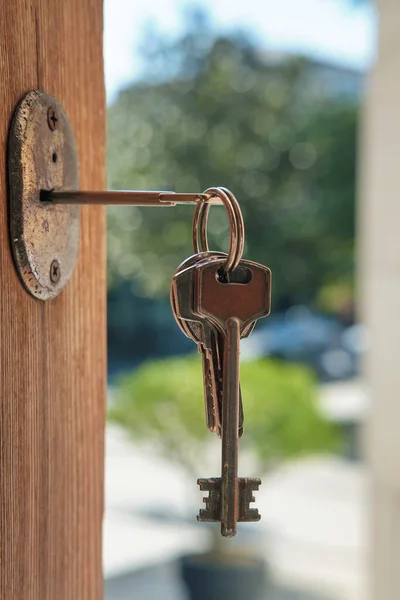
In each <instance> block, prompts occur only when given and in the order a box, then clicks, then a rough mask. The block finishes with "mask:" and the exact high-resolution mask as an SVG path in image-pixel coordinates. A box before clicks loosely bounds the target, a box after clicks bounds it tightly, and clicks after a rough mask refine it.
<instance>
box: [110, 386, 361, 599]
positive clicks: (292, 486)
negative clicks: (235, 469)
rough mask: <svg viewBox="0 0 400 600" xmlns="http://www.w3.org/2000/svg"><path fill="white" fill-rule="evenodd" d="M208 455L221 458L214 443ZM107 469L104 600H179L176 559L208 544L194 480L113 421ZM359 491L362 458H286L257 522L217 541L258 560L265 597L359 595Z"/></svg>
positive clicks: (264, 495) (265, 491)
mask: <svg viewBox="0 0 400 600" xmlns="http://www.w3.org/2000/svg"><path fill="white" fill-rule="evenodd" d="M357 389H358V388H357ZM338 390H339V391H340V396H341V394H342V393H344V392H343V389H341V388H338ZM325 392H326V393H328V392H327V390H324V394H325ZM330 393H331V392H329V393H328V398H329V401H327V405H328V406H330V410H332V397H331V396H329V394H330ZM332 393H333V392H332ZM324 397H325V398H326V394H325V396H324ZM356 404H357V403H356V402H354V406H355V405H356ZM359 404H360V403H359ZM353 416H354V414H353ZM216 442H217V440H216ZM210 454H211V455H214V454H215V456H216V457H219V449H218V443H216V445H215V446H212V447H211V449H210ZM246 461H247V462H248V463H249V464H251V457H247V458H246V457H244V462H246ZM216 465H218V458H217V462H216ZM241 470H243V472H244V470H246V474H247V473H248V474H249V475H250V476H253V475H256V474H254V473H252V472H251V471H248V469H247V468H246V469H241ZM210 472H211V471H210ZM212 472H214V471H212ZM105 475H106V512H105V520H104V558H103V563H104V576H105V600H136V599H139V598H140V600H153V599H154V600H156V599H157V600H160V599H162V600H186V595H185V594H186V592H185V590H184V588H183V586H182V583H181V581H180V578H179V573H178V570H177V563H176V561H177V559H178V558H179V557H180V556H182V555H183V554H188V553H197V552H202V551H204V550H206V549H207V548H208V547H209V545H210V540H211V537H210V527H213V526H214V524H211V525H210V526H208V525H205V524H199V523H197V521H196V519H195V515H196V514H197V512H198V508H199V507H200V506H201V493H200V492H199V491H197V486H196V484H195V482H194V481H192V480H191V479H189V478H188V477H187V476H186V474H185V472H184V471H183V470H182V469H181V468H179V467H178V466H177V465H174V464H171V463H169V462H168V461H166V460H164V459H163V458H161V457H160V456H159V455H157V453H156V452H155V450H154V448H152V447H149V446H143V445H138V444H134V443H132V441H130V440H129V439H128V438H127V437H126V435H125V434H124V432H122V431H121V430H119V429H117V428H115V427H111V426H109V427H108V428H107V433H106V471H105ZM199 475H204V473H203V472H201V473H200V474H199ZM367 487H368V473H367V472H366V469H365V468H364V467H363V465H361V464H360V463H354V462H349V461H346V460H344V459H341V458H338V457H332V456H315V457H310V458H307V459H303V460H298V461H294V462H291V463H288V464H285V465H283V466H281V467H280V468H279V469H278V470H276V471H274V472H273V473H270V474H269V475H268V476H267V477H265V476H264V478H263V485H262V486H261V488H260V491H259V492H257V493H256V506H257V508H258V509H259V511H260V513H261V514H262V520H261V521H260V523H256V524H246V525H244V524H240V525H239V531H238V535H237V538H235V539H234V540H224V543H227V544H230V545H231V547H233V548H234V547H235V545H238V546H240V547H241V548H242V549H243V547H244V548H247V549H249V550H251V551H254V552H257V554H258V555H260V556H263V557H264V558H265V560H266V562H267V563H268V566H269V569H270V572H271V577H272V581H273V591H272V592H271V593H269V594H268V600H365V599H366V568H365V562H366V527H367V508H368V507H367Z"/></svg>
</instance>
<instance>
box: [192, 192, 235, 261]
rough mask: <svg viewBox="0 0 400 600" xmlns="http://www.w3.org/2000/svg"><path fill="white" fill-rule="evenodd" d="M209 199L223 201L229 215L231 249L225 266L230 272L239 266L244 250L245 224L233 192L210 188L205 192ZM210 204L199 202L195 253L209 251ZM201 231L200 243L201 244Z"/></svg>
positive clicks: (193, 229) (196, 216) (195, 228)
mask: <svg viewBox="0 0 400 600" xmlns="http://www.w3.org/2000/svg"><path fill="white" fill-rule="evenodd" d="M204 193H205V194H207V195H208V196H209V197H210V196H211V197H212V196H214V197H215V196H217V197H218V198H220V199H221V200H222V202H223V203H224V205H225V208H226V210H227V213H228V218H229V225H230V234H231V236H230V247H229V253H228V257H227V259H226V263H225V266H224V270H225V272H230V271H233V270H234V269H236V267H237V266H238V264H239V262H240V260H241V258H242V255H243V249H244V222H243V216H242V211H241V210H240V206H239V203H238V201H237V200H236V198H235V196H234V195H233V193H232V192H230V191H229V190H227V189H226V188H208V189H207V190H206V191H205V192H204ZM209 211H210V204H209V203H208V202H207V201H203V202H199V203H198V205H197V206H196V210H195V213H194V216H193V227H192V234H193V250H194V252H195V253H198V252H200V250H201V251H203V252H207V251H208V250H209V247H208V240H207V220H208V213H209ZM199 229H200V243H199Z"/></svg>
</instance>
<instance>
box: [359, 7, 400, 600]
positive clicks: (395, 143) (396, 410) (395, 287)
mask: <svg viewBox="0 0 400 600" xmlns="http://www.w3.org/2000/svg"><path fill="white" fill-rule="evenodd" d="M378 9H379V46H378V59H377V63H376V65H375V66H374V68H373V70H372V73H371V76H370V80H369V86H368V94H367V101H366V109H365V113H364V118H363V131H362V135H361V155H362V160H361V164H360V166H361V170H360V173H361V186H360V193H359V206H358V209H359V234H360V243H359V267H360V283H361V294H360V301H361V307H362V314H361V317H362V319H363V321H364V322H365V323H366V325H367V326H368V329H369V332H370V334H371V349H370V352H369V353H368V357H367V361H366V373H367V378H368V382H369V384H370V389H371V401H372V405H371V415H370V419H369V424H368V428H367V432H366V445H367V454H368V459H369V464H370V467H371V470H372V486H371V491H372V495H371V502H370V509H371V512H370V516H371V520H370V524H371V528H370V536H369V541H370V552H369V561H368V568H367V573H368V576H369V578H370V594H369V598H371V600H397V598H399V595H400V467H399V464H400V431H399V429H400V366H399V347H400V236H399V231H400V228H399V224H400V177H399V174H400V152H399V148H400V80H399V76H398V74H399V71H400V38H399V31H400V5H399V3H398V2H393V1H392V0H379V2H378Z"/></svg>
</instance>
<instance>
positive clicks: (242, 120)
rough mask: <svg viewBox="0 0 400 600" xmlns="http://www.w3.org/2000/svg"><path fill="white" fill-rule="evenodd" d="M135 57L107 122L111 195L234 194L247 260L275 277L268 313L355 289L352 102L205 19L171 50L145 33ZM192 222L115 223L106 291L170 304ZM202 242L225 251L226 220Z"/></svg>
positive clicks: (121, 216)
mask: <svg viewBox="0 0 400 600" xmlns="http://www.w3.org/2000/svg"><path fill="white" fill-rule="evenodd" d="M199 32H200V33H199ZM143 56H144V61H145V66H146V68H145V79H144V80H143V81H142V82H140V83H134V84H132V86H131V87H130V88H129V89H126V90H125V91H123V92H121V93H120V95H119V96H118V98H117V100H116V101H115V102H114V103H113V104H112V105H111V106H110V108H109V112H108V184H109V187H110V188H113V189H172V190H176V191H202V190H204V189H205V188H207V187H209V186H211V185H223V186H226V187H228V188H230V189H231V190H232V191H233V192H234V193H235V194H236V196H237V197H238V199H239V201H240V203H241V207H242V210H243V214H244V219H245V224H246V256H248V257H249V258H251V259H253V260H258V261H260V262H262V263H264V264H267V265H268V266H269V267H271V269H272V271H273V276H274V302H275V308H283V307H285V306H287V305H291V304H295V303H300V302H313V301H314V300H315V298H316V297H317V294H318V293H319V291H320V289H321V288H323V287H326V288H327V289H328V290H329V289H330V288H331V286H332V285H336V284H338V285H343V284H345V285H349V286H351V283H352V277H353V242H354V181H355V162H356V157H355V150H356V147H355V144H356V117H357V107H356V106H355V102H354V103H352V102H351V101H349V100H340V99H338V98H332V97H329V96H327V95H326V94H322V95H321V94H320V93H319V91H318V86H317V85H316V86H313V85H310V77H309V72H308V63H307V61H306V60H304V59H290V60H289V59H287V58H286V59H282V58H280V59H275V60H271V59H268V57H266V56H265V55H263V54H262V53H261V51H260V49H259V48H258V47H257V46H256V45H254V44H253V42H252V41H251V39H250V38H249V36H246V35H244V34H235V35H231V36H215V35H214V33H213V31H212V27H211V25H210V23H208V22H207V20H206V18H205V17H204V15H202V14H201V13H194V14H192V15H191V17H190V18H189V19H188V24H187V29H186V32H185V33H184V35H182V37H180V38H179V39H177V40H173V41H171V40H168V39H167V40H166V38H165V36H163V35H161V34H158V33H157V32H156V33H154V32H151V31H150V30H149V32H148V33H147V34H146V44H145V46H144V48H143ZM191 217H192V211H191V209H190V208H188V207H177V208H174V209H171V210H167V209H162V210H157V209H156V208H121V207H118V208H115V209H110V211H109V237H108V250H109V282H110V285H111V286H113V285H115V284H116V283H117V282H119V281H120V280H121V278H122V279H133V278H135V279H136V281H137V283H138V289H139V290H140V293H141V294H142V295H144V296H147V297H156V296H166V295H167V291H168V286H169V283H170V280H171V277H172V274H173V272H174V270H175V269H176V267H177V266H178V264H179V263H180V262H181V261H182V260H183V259H184V258H185V257H186V256H188V255H189V253H190V252H191ZM209 233H210V235H209V237H210V247H211V248H212V249H215V250H219V249H221V248H222V249H226V248H227V246H228V235H229V231H228V220H227V217H226V215H225V214H224V209H223V208H219V207H215V208H213V209H212V211H211V214H210V221H209ZM328 304H329V303H328Z"/></svg>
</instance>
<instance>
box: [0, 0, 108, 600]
mask: <svg viewBox="0 0 400 600" xmlns="http://www.w3.org/2000/svg"><path fill="white" fill-rule="evenodd" d="M102 11H103V8H102V2H101V0H12V1H11V0H0V146H1V152H0V201H1V206H0V318H1V325H0V408H1V424H0V428H1V429H0V598H1V600H67V599H68V600H90V599H96V600H99V599H100V598H101V597H102V572H101V524H102V514H103V453H104V420H105V419H104V417H105V387H106V339H105V338H106V316H105V315H106V311H105V306H106V283H105V227H104V211H103V209H102V208H100V207H84V208H82V212H81V239H80V251H79V260H78V263H77V265H76V267H75V271H74V274H73V276H72V279H71V280H70V281H69V283H68V284H67V286H66V288H65V290H64V291H63V292H62V293H61V295H60V296H58V297H57V298H56V299H54V300H50V301H47V302H41V301H38V300H35V299H34V298H33V297H31V296H29V295H28V293H27V292H26V291H25V290H24V289H23V287H22V285H21V283H20V281H19V279H18V276H17V274H16V271H15V268H14V264H13V258H12V255H11V251H10V244H9V239H8V221H7V190H6V142H7V133H8V128H9V123H10V118H11V116H12V112H13V109H14V107H15V104H16V103H17V101H18V100H19V98H20V97H21V96H22V95H23V94H24V93H25V92H26V91H28V90H31V89H40V90H43V91H45V92H47V93H49V94H52V95H54V96H55V97H56V98H57V99H58V100H59V101H60V102H61V103H62V104H63V105H64V108H65V110H66V112H67V114H68V115H69V118H70V120H71V122H72V126H73V129H74V133H75V137H76V141H77V146H78V153H79V159H80V161H79V164H80V182H81V188H82V189H85V188H86V189H93V190H95V189H102V188H104V185H105V177H104V164H105V161H104V140H105V135H104V130H105V101H104V84H103V58H102Z"/></svg>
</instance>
